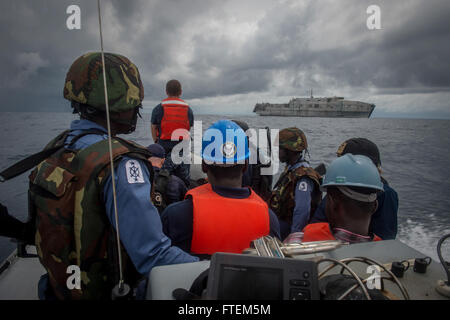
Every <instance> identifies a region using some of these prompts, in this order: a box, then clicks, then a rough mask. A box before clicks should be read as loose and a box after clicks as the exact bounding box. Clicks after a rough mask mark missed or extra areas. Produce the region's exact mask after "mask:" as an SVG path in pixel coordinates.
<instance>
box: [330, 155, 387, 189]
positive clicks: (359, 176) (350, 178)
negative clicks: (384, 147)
mask: <svg viewBox="0 0 450 320" xmlns="http://www.w3.org/2000/svg"><path fill="white" fill-rule="evenodd" d="M333 186H336V187H338V186H344V187H364V188H370V189H376V190H380V191H383V183H382V182H381V179H380V174H379V172H378V169H377V167H375V165H374V164H373V162H372V160H370V159H369V158H368V157H366V156H363V155H353V154H351V153H347V154H345V155H343V156H342V157H339V158H337V159H335V160H334V161H333V162H332V163H331V164H330V166H329V167H328V169H327V173H326V174H325V178H324V179H323V183H322V188H326V187H333Z"/></svg>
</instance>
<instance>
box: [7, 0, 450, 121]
mask: <svg viewBox="0 0 450 320" xmlns="http://www.w3.org/2000/svg"><path fill="white" fill-rule="evenodd" d="M72 4H76V5H78V6H79V7H80V9H81V29H80V30H68V29H67V27H66V20H67V18H68V17H69V15H68V14H67V13H66V9H67V7H68V6H69V5H72ZM372 4H375V5H378V6H379V7H380V9H381V28H382V29H381V30H369V29H368V28H367V25H366V20H367V19H368V17H369V14H367V13H366V9H367V7H368V6H369V5H372ZM102 9H103V12H102V13H103V14H102V18H103V29H104V46H105V50H106V51H108V52H116V53H120V54H123V55H125V56H127V57H129V58H130V59H131V60H132V61H133V62H134V63H135V64H136V65H137V66H138V69H139V70H140V73H141V77H142V80H143V82H144V88H145V100H144V106H145V107H146V108H147V110H151V108H152V107H153V106H154V105H155V104H157V103H158V101H159V100H161V99H162V98H164V97H165V96H164V88H165V83H166V81H167V80H169V79H172V78H175V79H179V80H180V81H181V83H182V85H183V98H184V99H185V100H187V101H188V102H189V103H190V104H191V105H192V107H193V108H194V111H196V112H202V113H205V112H206V113H221V114H233V113H246V114H250V113H251V111H252V110H253V107H254V105H255V103H257V102H262V101H264V102H288V100H289V99H291V98H292V97H299V96H306V95H307V93H308V92H309V90H310V89H311V88H312V89H313V90H314V95H315V96H333V95H338V96H344V97H346V98H348V99H351V100H360V101H364V102H370V103H375V104H376V105H377V107H376V109H375V112H374V115H375V116H377V115H378V116H389V115H393V116H395V115H396V114H402V115H408V116H412V117H417V116H425V117H427V116H431V117H433V116H435V117H436V116H437V117H448V118H450V58H449V57H450V22H449V17H450V1H448V0H422V1H419V0H408V1H393V0H391V1H377V0H371V1H362V0H339V1H335V0H333V1H331V0H330V1H329V0H312V1H302V0H293V1H266V0H258V1H248V0H245V1H244V0H239V1H234V0H229V1H226V0H221V1H205V0H183V1H181V0H180V1H171V0H161V1H151V0H149V1H147V0H145V1H144V0H142V1H138V0H128V1H125V0H121V1H119V0H115V1H113V0H102ZM97 19H98V18H97V2H96V1H94V0H88V1H76V0H71V1H65V0H53V1H51V0H47V1H46V0H2V1H1V3H0V41H1V47H2V50H1V51H0V55H1V57H0V68H1V69H0V70H1V72H0V97H1V104H0V111H70V107H69V103H68V102H67V101H66V100H64V99H63V97H62V89H63V85H64V78H65V73H66V72H67V70H68V68H69V66H70V64H71V63H72V62H73V60H75V59H76V58H77V57H78V56H80V55H81V54H83V53H85V52H88V51H98V50H99V46H100V41H99V33H98V20H97Z"/></svg>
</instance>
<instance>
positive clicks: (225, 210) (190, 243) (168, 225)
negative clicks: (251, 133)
mask: <svg viewBox="0 0 450 320" xmlns="http://www.w3.org/2000/svg"><path fill="white" fill-rule="evenodd" d="M249 156H250V150H249V148H248V141H247V139H246V136H245V133H244V131H243V130H242V129H241V128H240V127H239V126H238V125H237V124H236V123H234V122H233V121H229V120H220V121H217V122H215V123H214V124H213V125H212V126H211V127H210V128H208V129H207V130H206V131H205V133H204V134H203V138H202V159H203V161H202V171H203V172H205V173H206V174H207V176H208V181H209V183H207V184H204V185H201V186H199V187H197V188H194V189H191V190H190V191H188V193H187V195H186V199H185V200H184V201H181V202H178V203H174V204H172V205H170V206H168V207H167V208H166V210H164V212H163V213H162V214H161V220H162V224H163V230H164V233H165V234H166V235H167V236H168V237H169V238H170V239H171V240H172V241H173V242H172V243H173V245H175V246H177V247H179V248H181V249H183V250H184V251H186V252H190V253H192V254H195V255H198V256H210V255H212V254H214V253H215V252H231V253H241V252H242V250H244V249H246V248H249V247H250V244H251V241H252V240H254V239H257V238H260V237H262V236H265V235H271V236H275V237H278V238H279V236H280V226H279V223H278V219H277V217H276V216H275V214H274V213H273V212H272V211H271V210H270V209H269V208H268V206H267V204H266V202H265V201H264V200H262V199H261V198H260V197H259V196H258V195H257V194H256V193H255V192H254V191H252V189H251V188H247V187H242V175H243V173H244V172H245V170H246V169H247V167H248V159H249Z"/></svg>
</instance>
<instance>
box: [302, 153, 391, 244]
mask: <svg viewBox="0 0 450 320" xmlns="http://www.w3.org/2000/svg"><path fill="white" fill-rule="evenodd" d="M322 189H326V190H325V191H326V192H327V198H328V200H327V203H326V207H325V214H326V216H327V218H328V222H318V223H311V224H309V225H307V226H306V227H305V228H304V229H303V233H304V236H303V242H310V241H322V240H335V239H338V240H341V241H344V242H349V243H357V242H367V241H379V240H381V238H380V237H378V236H377V235H375V234H373V233H371V232H370V231H369V225H370V220H371V216H372V214H373V213H374V212H375V211H376V210H377V206H378V202H377V193H378V192H383V183H382V182H381V179H380V175H379V173H378V169H377V167H375V165H374V164H373V162H372V160H370V159H369V158H368V157H366V156H363V155H353V154H351V153H348V154H345V155H343V156H342V157H339V158H337V159H336V160H334V161H333V162H332V163H331V164H330V167H329V168H328V170H327V173H326V175H325V179H324V181H323V184H322Z"/></svg>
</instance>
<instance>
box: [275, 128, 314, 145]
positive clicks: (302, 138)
mask: <svg viewBox="0 0 450 320" xmlns="http://www.w3.org/2000/svg"><path fill="white" fill-rule="evenodd" d="M279 146H280V147H281V148H285V149H288V150H291V151H303V150H305V149H308V142H307V141H306V135H305V134H304V133H303V131H302V130H300V129H299V128H296V127H291V128H286V129H283V130H281V131H280V133H279Z"/></svg>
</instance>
